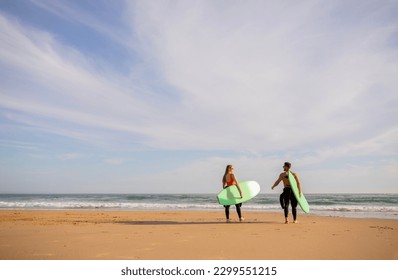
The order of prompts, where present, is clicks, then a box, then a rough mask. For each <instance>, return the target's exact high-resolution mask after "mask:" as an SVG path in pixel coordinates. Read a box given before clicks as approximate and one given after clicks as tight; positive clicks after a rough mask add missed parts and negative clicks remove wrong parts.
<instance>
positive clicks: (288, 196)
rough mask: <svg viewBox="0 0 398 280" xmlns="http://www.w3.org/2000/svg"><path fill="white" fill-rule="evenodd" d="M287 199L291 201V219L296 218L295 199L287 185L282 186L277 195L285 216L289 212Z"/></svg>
mask: <svg viewBox="0 0 398 280" xmlns="http://www.w3.org/2000/svg"><path fill="white" fill-rule="evenodd" d="M289 201H290V202H291V203H292V214H293V219H294V220H296V217H297V209H296V208H297V199H296V197H295V196H294V193H293V191H292V189H291V188H290V186H289V187H285V188H283V193H282V194H281V195H280V197H279V202H280V203H281V206H282V209H283V211H284V212H285V218H287V216H288V214H289Z"/></svg>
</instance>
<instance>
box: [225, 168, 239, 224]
mask: <svg viewBox="0 0 398 280" xmlns="http://www.w3.org/2000/svg"><path fill="white" fill-rule="evenodd" d="M232 185H236V186H237V187H238V190H239V193H240V197H241V198H243V195H242V190H241V189H240V185H239V182H238V180H237V179H236V177H235V174H234V167H233V166H232V165H227V168H226V169H225V173H224V176H223V178H222V187H223V189H226V188H228V187H229V186H232ZM241 206H242V203H238V204H235V207H236V212H237V213H238V216H239V221H241V222H242V221H243V220H244V218H243V217H242V213H241V210H240V207H241ZM224 207H225V216H226V218H227V223H230V219H229V207H230V205H224Z"/></svg>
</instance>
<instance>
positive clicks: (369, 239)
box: [0, 207, 398, 260]
mask: <svg viewBox="0 0 398 280" xmlns="http://www.w3.org/2000/svg"><path fill="white" fill-rule="evenodd" d="M243 215H244V217H245V221H244V222H242V223H240V222H238V221H237V215H236V212H235V209H234V208H233V207H232V208H231V219H232V223H230V224H227V223H225V216H224V211H223V209H220V211H198V210H192V211H186V210H178V211H171V210H154V211H148V210H138V211H137V210H134V211H132V210H126V211H120V210H94V209H92V210H0V248H1V250H0V259H2V260H7V259H8V260H30V259H40V260H51V259H55V260H72V259H73V260H97V259H106V260H111V259H117V260H125V259H131V260H172V259H176V260H179V259H181V260H185V259H186V260H213V259H214V260H217V259H236V260H239V259H242V260H243V259H245V260H251V259H252V260H261V259H269V260H293V259H299V260H353V259H366V260H397V259H398V234H397V232H398V220H393V219H379V218H377V219H374V218H346V217H329V216H319V215H313V214H310V215H308V214H302V213H300V212H299V214H298V221H299V223H298V224H293V223H290V224H288V225H285V224H284V217H283V214H282V212H279V213H278V212H249V211H244V212H243ZM289 219H290V220H291V214H290V215H289ZM292 248H294V249H292Z"/></svg>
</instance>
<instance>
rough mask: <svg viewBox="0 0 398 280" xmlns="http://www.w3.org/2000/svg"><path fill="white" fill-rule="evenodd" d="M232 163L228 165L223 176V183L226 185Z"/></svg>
mask: <svg viewBox="0 0 398 280" xmlns="http://www.w3.org/2000/svg"><path fill="white" fill-rule="evenodd" d="M231 166H232V165H231V164H229V165H227V167H226V168H225V173H224V176H223V177H222V183H223V184H224V185H225V183H226V182H227V174H228V169H229V168H230V167H231Z"/></svg>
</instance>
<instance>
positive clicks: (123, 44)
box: [0, 0, 398, 193]
mask: <svg viewBox="0 0 398 280" xmlns="http://www.w3.org/2000/svg"><path fill="white" fill-rule="evenodd" d="M397 77H398V1H395V0H374V1H373V0H353V1H346V0H334V1H315V0H305V1H293V0H291V1H290V0H282V1H271V0H269V1H254V0H248V1H233V0H228V1H223V0H217V1H206V0H204V1H147V0H140V1H122V0H118V1H105V0H98V1H88V0H86V1H83V0H76V1H72V0H68V1H66V0H65V1H63V0H31V1H27V0H26V1H25V0H23V1H22V0H1V1H0V193H217V192H218V191H219V190H221V178H222V176H223V174H224V171H225V167H226V165H228V164H233V165H234V167H235V174H236V177H237V178H238V180H240V181H245V180H254V181H257V182H258V183H259V184H260V186H261V191H262V192H263V193H271V192H274V193H278V192H280V191H281V189H282V186H279V188H278V189H276V190H274V191H271V186H272V184H273V183H274V182H275V181H276V179H277V178H278V176H279V174H280V173H281V172H282V171H283V170H282V165H283V163H284V162H285V161H289V162H291V163H292V170H293V171H294V172H297V174H298V175H299V178H300V180H301V183H302V188H303V190H304V192H305V193H397V192H398V145H397V143H398V78H397Z"/></svg>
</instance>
